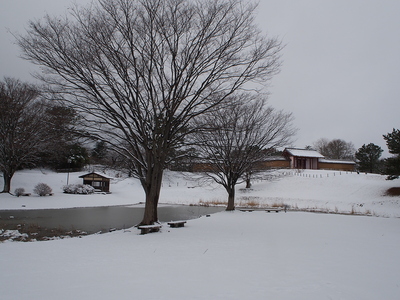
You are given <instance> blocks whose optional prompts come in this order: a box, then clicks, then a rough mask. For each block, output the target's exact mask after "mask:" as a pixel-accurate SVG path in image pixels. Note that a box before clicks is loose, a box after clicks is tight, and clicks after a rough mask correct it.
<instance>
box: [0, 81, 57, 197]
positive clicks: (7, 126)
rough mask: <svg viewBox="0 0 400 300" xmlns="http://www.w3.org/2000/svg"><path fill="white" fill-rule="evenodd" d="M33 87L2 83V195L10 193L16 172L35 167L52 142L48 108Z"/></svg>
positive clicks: (20, 83)
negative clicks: (47, 113) (22, 168)
mask: <svg viewBox="0 0 400 300" xmlns="http://www.w3.org/2000/svg"><path fill="white" fill-rule="evenodd" d="M38 96H39V92H38V90H37V88H36V87H35V86H33V85H29V84H27V83H22V82H20V81H19V80H16V79H12V78H5V79H4V81H2V82H0V170H1V172H2V173H3V179H4V187H3V193H9V192H10V188H11V179H12V177H13V175H14V173H15V172H16V171H17V170H18V169H19V168H21V167H23V166H29V165H34V164H35V163H36V162H37V161H38V159H39V156H38V155H39V153H40V152H41V151H43V149H44V147H45V143H46V141H48V140H49V139H50V135H49V132H48V125H49V122H48V118H47V115H46V107H45V105H44V103H43V102H42V101H40V100H39V99H38Z"/></svg>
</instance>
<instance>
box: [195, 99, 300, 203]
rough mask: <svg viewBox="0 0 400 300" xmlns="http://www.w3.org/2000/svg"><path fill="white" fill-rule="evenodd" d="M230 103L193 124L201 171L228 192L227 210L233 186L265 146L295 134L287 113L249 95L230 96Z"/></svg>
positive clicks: (232, 200) (273, 145)
mask: <svg viewBox="0 0 400 300" xmlns="http://www.w3.org/2000/svg"><path fill="white" fill-rule="evenodd" d="M231 100H232V101H231V104H230V105H229V106H225V107H224V108H220V109H218V110H216V111H214V112H212V113H209V114H207V115H205V116H204V118H202V120H201V121H198V122H197V123H196V126H197V128H200V129H201V130H199V131H198V132H196V133H195V137H194V139H195V144H196V145H197V148H198V151H199V153H200V155H201V159H202V160H203V162H204V163H205V164H206V165H207V166H208V167H207V169H206V170H204V173H205V174H206V175H207V177H208V178H210V179H212V180H214V181H215V182H216V183H218V184H221V185H222V186H223V187H224V188H225V189H226V191H227V192H228V205H227V210H234V209H235V186H236V184H238V183H239V182H241V181H242V178H243V175H244V174H245V173H246V172H250V171H251V169H252V168H253V167H254V166H255V165H256V164H257V163H258V162H260V161H261V160H262V159H263V158H264V156H265V155H266V151H265V149H266V148H276V147H279V146H284V145H287V144H288V143H290V140H291V138H292V136H293V135H294V133H295V129H293V126H292V121H293V117H292V115H291V114H289V113H284V112H282V111H277V110H275V109H273V108H272V107H266V106H265V100H264V99H262V98H259V97H254V96H250V95H243V94H241V95H239V96H236V97H232V98H231Z"/></svg>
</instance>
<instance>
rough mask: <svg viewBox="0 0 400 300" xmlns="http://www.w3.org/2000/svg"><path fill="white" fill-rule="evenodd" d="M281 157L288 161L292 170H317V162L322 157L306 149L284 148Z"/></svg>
mask: <svg viewBox="0 0 400 300" xmlns="http://www.w3.org/2000/svg"><path fill="white" fill-rule="evenodd" d="M283 156H284V157H286V158H287V159H289V160H290V168H292V169H319V167H318V162H319V159H320V158H324V156H323V155H322V154H321V153H319V152H317V151H315V150H308V149H296V148H286V149H285V150H284V151H283Z"/></svg>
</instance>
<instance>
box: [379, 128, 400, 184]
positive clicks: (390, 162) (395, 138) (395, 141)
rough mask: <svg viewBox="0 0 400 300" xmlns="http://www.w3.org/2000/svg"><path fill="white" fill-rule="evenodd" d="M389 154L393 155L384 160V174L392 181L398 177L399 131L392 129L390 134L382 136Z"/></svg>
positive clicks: (399, 157)
mask: <svg viewBox="0 0 400 300" xmlns="http://www.w3.org/2000/svg"><path fill="white" fill-rule="evenodd" d="M383 138H384V139H385V141H386V145H387V147H388V149H389V153H391V154H394V156H393V157H389V158H387V159H386V160H385V173H386V174H387V175H388V177H387V179H389V180H392V179H396V178H399V177H400V130H399V129H394V128H393V131H392V132H391V133H388V134H387V135H383Z"/></svg>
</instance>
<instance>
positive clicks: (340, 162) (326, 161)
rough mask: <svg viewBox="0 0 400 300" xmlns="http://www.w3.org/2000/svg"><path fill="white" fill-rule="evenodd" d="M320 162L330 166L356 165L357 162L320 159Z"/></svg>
mask: <svg viewBox="0 0 400 300" xmlns="http://www.w3.org/2000/svg"><path fill="white" fill-rule="evenodd" d="M319 162H323V163H328V164H349V165H355V162H354V161H352V160H341V159H320V160H319Z"/></svg>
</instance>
